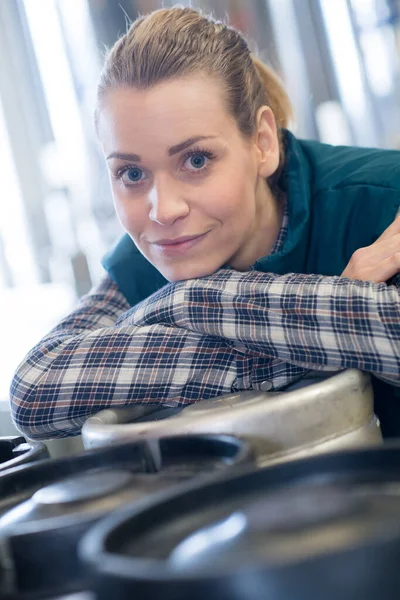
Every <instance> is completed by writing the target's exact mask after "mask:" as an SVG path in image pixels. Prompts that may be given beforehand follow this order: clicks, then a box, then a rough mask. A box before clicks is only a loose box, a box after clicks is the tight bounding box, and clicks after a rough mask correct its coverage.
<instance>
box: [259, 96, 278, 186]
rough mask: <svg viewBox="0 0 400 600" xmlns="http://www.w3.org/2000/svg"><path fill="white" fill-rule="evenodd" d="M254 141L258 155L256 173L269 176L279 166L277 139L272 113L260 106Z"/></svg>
mask: <svg viewBox="0 0 400 600" xmlns="http://www.w3.org/2000/svg"><path fill="white" fill-rule="evenodd" d="M256 123H257V129H256V132H255V139H254V143H255V145H256V150H257V155H258V175H259V176H260V177H270V176H271V175H273V173H275V171H276V170H277V168H278V166H279V139H278V132H277V128H276V122H275V117H274V113H273V112H272V110H271V109H270V108H269V106H261V107H260V108H259V110H258V113H257V120H256Z"/></svg>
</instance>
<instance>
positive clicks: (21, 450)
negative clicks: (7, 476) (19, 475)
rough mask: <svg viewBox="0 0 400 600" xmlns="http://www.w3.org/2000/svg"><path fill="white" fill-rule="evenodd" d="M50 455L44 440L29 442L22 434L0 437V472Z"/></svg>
mask: <svg viewBox="0 0 400 600" xmlns="http://www.w3.org/2000/svg"><path fill="white" fill-rule="evenodd" d="M48 457H49V451H48V450H47V447H46V446H45V445H44V444H43V443H42V442H27V441H26V439H25V438H24V437H22V436H20V435H13V436H5V437H0V474H1V475H3V472H4V471H6V470H7V469H12V468H13V467H19V466H20V465H25V464H28V463H31V462H35V461H37V460H42V459H43V458H48Z"/></svg>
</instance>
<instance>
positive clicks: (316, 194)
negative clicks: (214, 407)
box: [11, 8, 400, 438]
mask: <svg viewBox="0 0 400 600" xmlns="http://www.w3.org/2000/svg"><path fill="white" fill-rule="evenodd" d="M290 116H291V108H290V102H289V100H288V98H287V96H286V93H285V92H284V90H283V89H282V87H281V85H280V83H279V81H278V80H277V78H276V77H275V75H274V74H273V73H272V72H271V71H270V70H269V69H268V68H267V67H265V66H264V65H263V64H262V63H260V62H259V61H258V60H257V59H256V58H255V57H254V56H253V55H252V54H251V53H250V51H249V49H248V46H247V44H246V42H245V40H244V39H243V38H242V37H241V36H240V35H239V33H237V32H236V31H235V30H233V29H231V28H229V27H227V26H226V25H224V24H221V23H219V22H216V21H214V20H212V19H210V18H206V17H204V16H202V15H201V14H199V13H198V12H197V11H194V10H192V9H189V8H172V9H163V10H159V11H156V12H154V13H151V14H150V15H147V16H145V17H141V18H140V19H138V20H137V21H135V22H134V23H133V24H132V26H131V28H130V29H129V31H128V33H127V34H126V35H124V36H123V37H122V38H121V39H120V40H119V41H118V42H117V43H116V44H115V46H114V47H113V49H112V50H111V52H110V54H109V56H108V58H107V61H106V63H105V66H104V70H103V74H102V78H101V81H100V85H99V92H98V106H97V111H96V125H97V130H98V135H99V140H100V143H101V146H102V149H103V151H104V154H105V157H106V161H107V164H108V167H109V170H110V176H111V182H112V190H113V196H114V201H115V206H116V211H117V214H118V217H119V219H120V221H121V223H122V225H123V227H124V228H125V230H126V231H127V235H126V236H125V237H123V238H122V240H121V241H120V242H119V244H118V245H117V247H116V248H115V249H114V250H113V251H112V252H111V253H109V255H108V256H107V257H106V258H105V261H104V267H105V269H106V271H107V275H106V277H105V278H104V280H103V281H102V282H101V283H100V285H99V286H98V287H97V288H96V289H94V290H93V291H92V292H91V293H90V294H88V295H87V296H86V297H84V298H83V299H82V300H81V302H80V305H79V306H78V308H77V310H76V311H75V312H73V313H72V314H71V315H70V316H68V317H67V318H65V319H64V320H63V321H62V322H61V323H60V324H59V325H58V327H56V328H55V329H54V330H53V331H52V332H50V333H49V335H47V336H46V337H45V338H44V339H43V340H42V341H41V342H40V343H39V344H38V345H37V346H36V347H35V348H34V349H33V350H32V351H31V352H30V353H29V354H28V356H27V357H26V359H25V361H24V362H23V363H22V364H21V365H20V367H19V368H18V370H17V372H16V374H15V376H14V379H13V382H12V387H11V405H12V412H13V417H14V421H15V423H16V425H17V427H18V428H19V429H20V430H21V431H23V432H24V433H25V434H26V435H27V436H29V437H31V438H47V437H57V436H59V437H61V436H66V435H71V434H76V433H79V430H80V428H81V426H82V424H83V422H84V420H85V419H86V418H87V417H88V416H89V415H91V414H93V413H95V412H97V411H99V410H100V409H103V408H106V407H109V406H113V407H117V406H124V405H127V404H131V403H158V404H161V403H162V404H164V405H168V406H178V405H183V404H187V403H191V402H195V401H197V400H199V399H204V398H210V397H212V396H216V395H218V394H223V393H227V392H231V391H238V390H249V389H263V390H267V389H272V390H280V389H283V388H285V387H287V386H289V385H290V384H293V382H295V381H297V380H299V379H301V378H302V377H304V376H306V375H307V373H308V372H309V371H310V370H326V371H334V370H339V369H344V368H348V367H356V368H359V369H362V370H365V371H368V372H370V373H372V374H373V375H374V376H375V378H376V381H377V382H378V383H377V386H378V387H379V386H383V388H384V393H383V392H382V393H381V397H380V399H379V400H380V401H381V399H382V401H386V405H385V406H382V407H380V405H379V406H378V413H379V411H380V412H381V413H382V417H385V426H386V428H387V430H386V432H387V433H389V434H390V433H392V434H394V433H397V432H398V431H400V419H398V421H397V424H396V422H395V418H396V414H395V413H393V414H394V417H393V415H392V414H390V415H387V414H386V412H385V411H388V410H389V411H390V410H395V409H396V404H395V400H394V396H395V393H396V391H397V389H398V388H396V386H400V327H399V323H400V296H399V287H400V283H399V281H398V277H397V278H396V277H395V276H396V274H397V273H398V272H399V269H400V260H399V259H400V219H396V214H397V212H398V209H399V205H400V160H399V159H400V153H399V152H395V151H382V150H368V149H357V148H343V147H337V148H334V147H331V146H327V145H323V144H319V143H317V142H304V141H299V140H297V139H296V138H295V137H294V136H293V135H292V134H291V133H289V132H288V131H287V130H286V125H287V123H288V121H289V119H290ZM168 282H171V283H169V284H168V285H166V284H167V283H168ZM386 282H388V283H386ZM158 290H160V291H158ZM383 382H384V383H383ZM386 417H387V418H386ZM390 425H392V430H390V429H389V427H390ZM396 427H397V429H396Z"/></svg>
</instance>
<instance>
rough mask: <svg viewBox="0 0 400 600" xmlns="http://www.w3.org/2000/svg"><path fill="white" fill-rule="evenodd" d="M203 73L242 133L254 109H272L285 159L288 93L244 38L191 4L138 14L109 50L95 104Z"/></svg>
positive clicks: (251, 126)
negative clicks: (116, 93) (108, 95)
mask: <svg viewBox="0 0 400 600" xmlns="http://www.w3.org/2000/svg"><path fill="white" fill-rule="evenodd" d="M192 73H206V74H209V75H212V76H214V77H217V78H218V79H219V80H220V81H221V82H222V84H223V86H224V89H225V93H226V99H227V103H228V109H229V110H230V112H231V114H232V115H233V116H234V117H235V119H236V122H237V124H238V127H239V129H240V131H241V132H242V134H243V135H245V136H250V135H251V134H252V133H253V132H254V130H255V126H256V115H257V111H258V109H259V108H260V107H261V106H264V105H267V106H269V107H270V108H271V110H272V112H273V113H274V116H275V120H276V124H277V128H278V135H279V141H280V148H281V160H280V167H279V168H278V170H277V172H276V173H275V174H274V175H273V176H272V178H270V180H269V183H270V186H271V187H275V184H276V182H277V179H278V177H279V174H280V171H281V168H282V164H283V161H284V152H283V143H282V132H281V130H282V128H284V127H287V126H288V123H289V121H290V120H291V119H292V116H293V113H292V106H291V103H290V100H289V97H288V95H287V93H286V91H285V89H284V87H283V85H282V83H281V82H280V80H279V78H278V76H277V75H276V74H275V73H274V71H273V70H272V69H271V68H269V67H267V66H266V65H265V64H263V63H262V62H261V61H260V60H259V59H258V58H256V57H255V56H254V55H253V54H252V53H251V51H250V49H249V47H248V45H247V42H246V40H245V39H244V38H243V36H242V35H241V34H240V33H239V32H238V31H236V30H235V29H234V28H233V27H230V26H228V25H226V24H224V23H222V22H221V21H217V20H216V19H214V18H213V17H210V16H204V15H202V14H201V12H199V11H197V10H194V9H192V8H184V7H182V8H181V7H173V8H164V9H160V10H156V11H154V12H152V13H150V14H148V15H145V16H142V17H139V18H138V19H136V21H134V22H133V23H132V25H131V26H130V28H129V30H128V31H127V33H126V34H125V35H123V36H122V37H121V38H120V39H119V40H118V41H117V42H116V43H115V45H114V46H113V47H112V48H111V50H110V52H109V54H108V56H107V58H106V61H105V64H104V67H103V71H102V73H101V76H100V82H99V86H98V104H99V105H101V99H102V97H103V95H104V94H105V92H106V91H107V90H108V89H115V88H120V87H135V88H138V89H146V88H150V87H151V86H153V85H155V84H157V83H159V82H161V81H165V80H166V79H170V78H172V77H178V76H185V75H190V74H192Z"/></svg>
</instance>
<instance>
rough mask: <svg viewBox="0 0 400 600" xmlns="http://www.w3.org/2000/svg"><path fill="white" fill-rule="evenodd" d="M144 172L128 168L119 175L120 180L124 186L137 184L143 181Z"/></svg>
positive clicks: (136, 168)
mask: <svg viewBox="0 0 400 600" xmlns="http://www.w3.org/2000/svg"><path fill="white" fill-rule="evenodd" d="M143 176H144V172H143V171H142V169H139V168H138V167H129V169H125V170H124V171H122V172H121V173H120V178H121V180H122V181H123V183H124V184H125V185H132V184H135V183H139V181H141V180H142V179H143Z"/></svg>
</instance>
